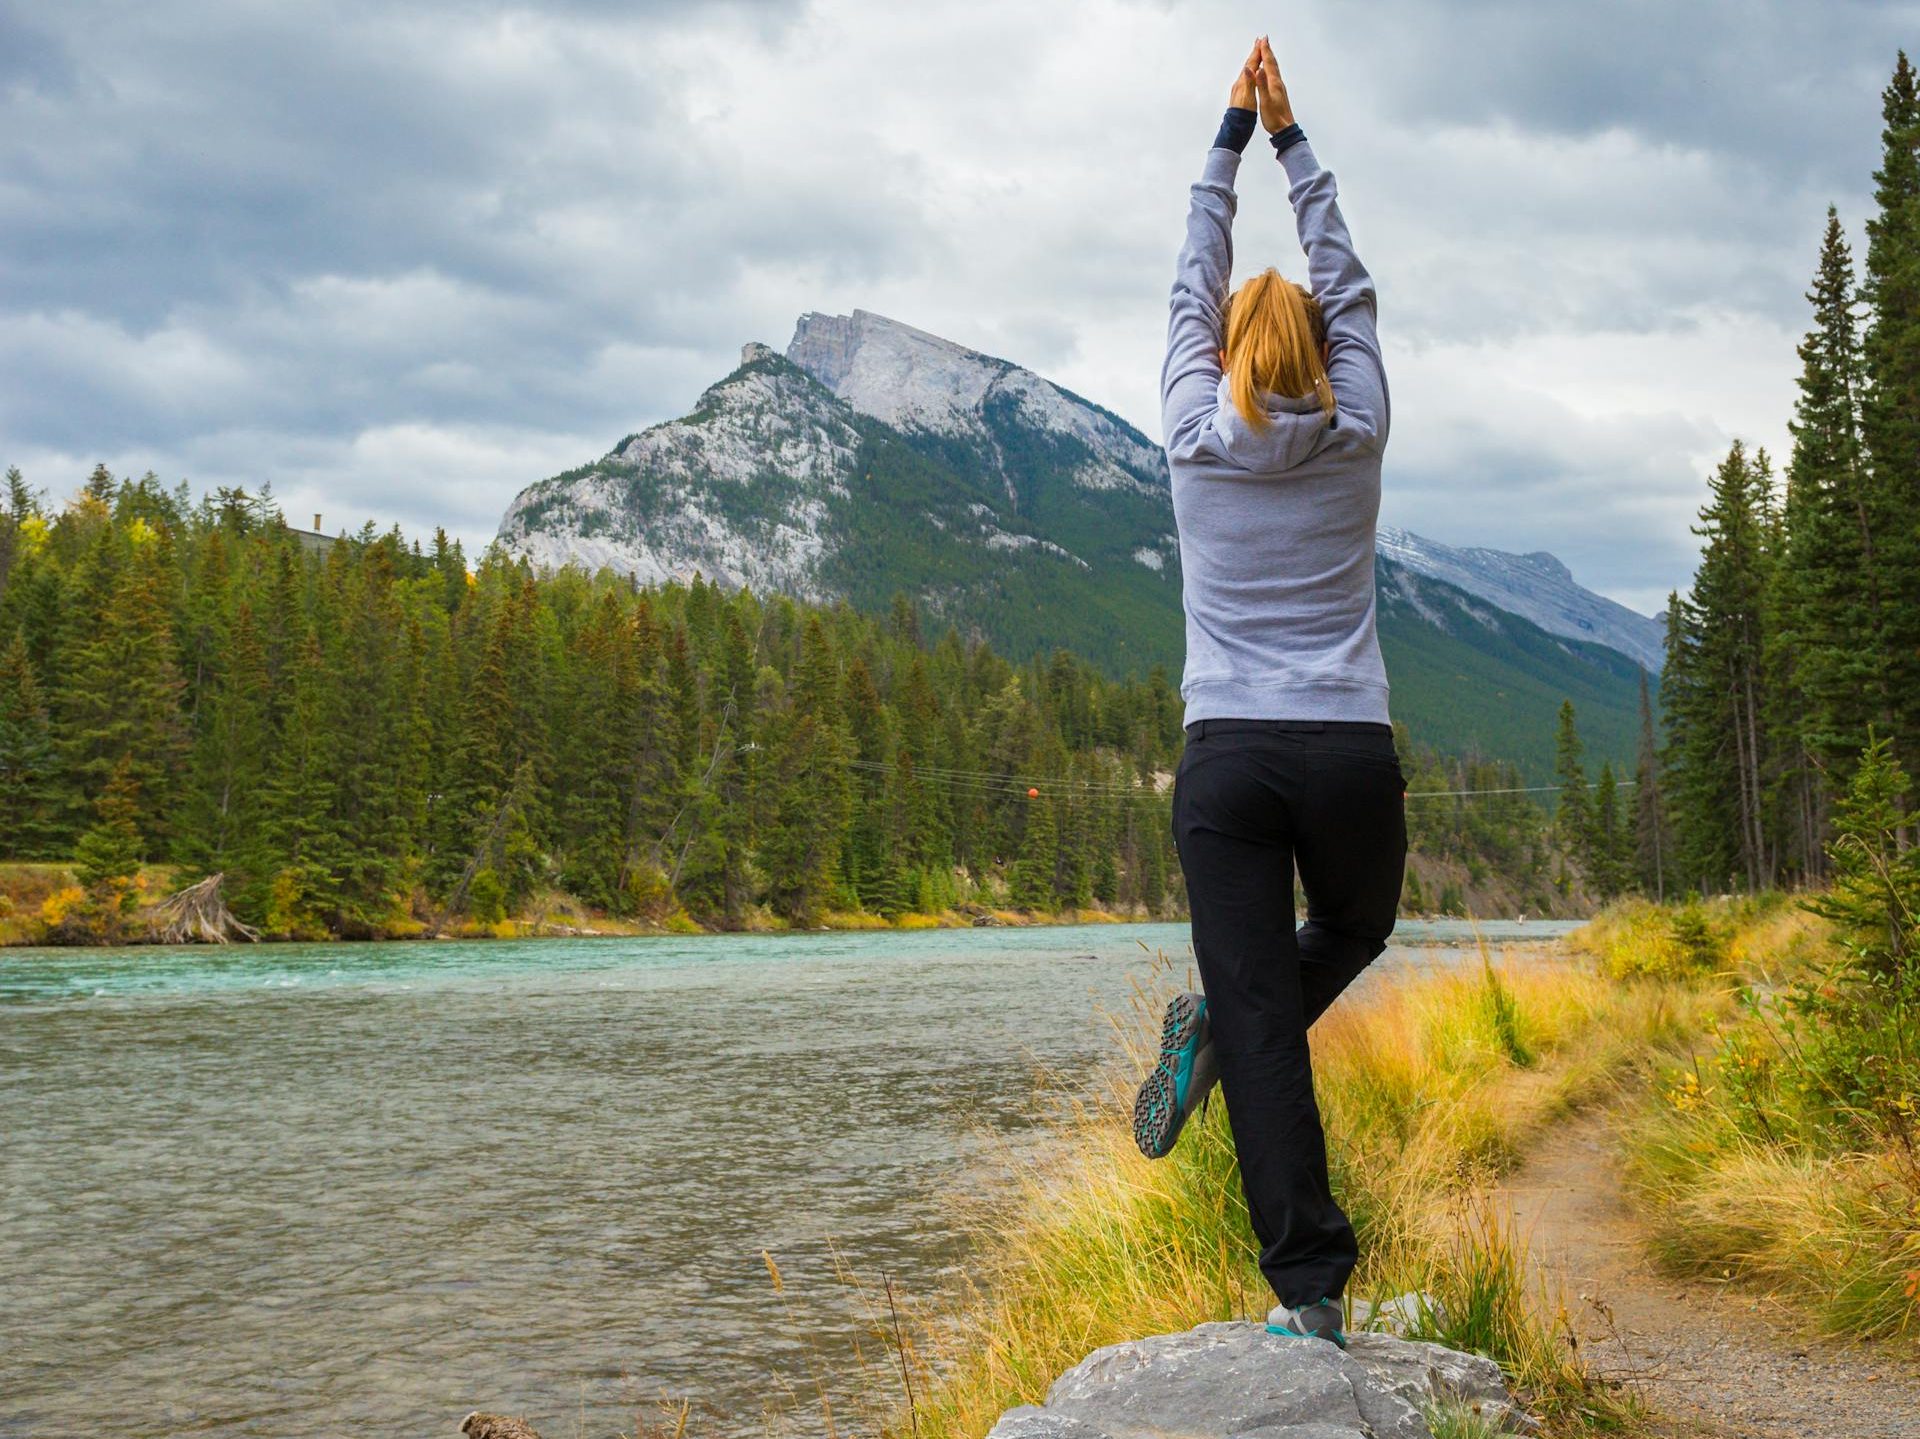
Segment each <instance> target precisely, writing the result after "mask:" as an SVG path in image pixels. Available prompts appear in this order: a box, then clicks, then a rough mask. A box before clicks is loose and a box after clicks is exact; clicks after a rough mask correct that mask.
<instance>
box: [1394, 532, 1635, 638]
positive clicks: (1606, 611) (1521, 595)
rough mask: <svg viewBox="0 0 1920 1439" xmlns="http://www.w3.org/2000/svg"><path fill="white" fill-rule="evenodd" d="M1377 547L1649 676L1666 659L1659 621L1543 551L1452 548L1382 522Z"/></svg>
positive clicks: (1427, 572)
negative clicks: (1588, 583) (1600, 591)
mask: <svg viewBox="0 0 1920 1439" xmlns="http://www.w3.org/2000/svg"><path fill="white" fill-rule="evenodd" d="M1378 545H1379V552H1380V554H1381V555H1383V556H1384V557H1386V558H1387V559H1389V560H1392V561H1394V562H1395V563H1397V564H1402V565H1405V566H1406V567H1407V568H1408V569H1410V570H1415V571H1417V572H1418V573H1420V574H1423V575H1427V576H1429V577H1431V578H1433V579H1437V580H1445V581H1446V582H1447V583H1448V584H1450V585H1454V586H1457V587H1458V588H1460V589H1463V590H1465V591H1467V593H1469V594H1474V595H1478V596H1480V598H1481V599H1483V600H1489V601H1491V602H1492V603H1494V604H1496V605H1498V606H1500V608H1501V609H1503V610H1510V611H1512V612H1513V613H1514V614H1516V615H1521V616H1524V617H1525V618H1527V619H1530V620H1532V621H1533V622H1534V623H1535V624H1537V625H1539V626H1540V628H1541V629H1543V630H1545V631H1547V633H1548V634H1555V635H1564V636H1566V637H1567V638H1569V639H1577V640H1593V641H1595V642H1596V643H1599V644H1603V645H1606V646H1607V647H1608V648H1609V649H1615V650H1618V651H1620V653H1621V654H1623V655H1626V656H1628V657H1629V658H1631V659H1634V660H1637V661H1639V663H1641V664H1642V665H1644V666H1646V668H1647V669H1648V670H1649V671H1650V672H1652V673H1653V674H1659V673H1660V667H1661V666H1662V665H1663V664H1664V663H1665V662H1666V627H1665V626H1664V625H1663V624H1662V623H1661V622H1660V621H1659V620H1657V619H1654V618H1652V617H1650V616H1648V615H1643V614H1641V613H1639V612H1638V611H1637V610H1630V609H1628V608H1627V607H1626V606H1625V605H1623V604H1621V603H1619V602H1618V601H1617V600H1610V599H1608V598H1607V597H1606V596H1605V595H1597V594H1595V593H1594V592H1593V591H1592V590H1590V589H1587V588H1585V587H1584V586H1582V585H1581V584H1579V583H1578V582H1577V581H1576V580H1575V579H1574V577H1573V572H1572V571H1571V570H1569V569H1568V568H1567V567H1566V566H1565V565H1564V564H1562V563H1561V562H1560V561H1559V560H1558V559H1556V558H1555V557H1554V556H1552V555H1550V554H1548V553H1547V552H1546V551H1545V550H1535V551H1534V552H1533V553H1532V554H1529V555H1516V554H1510V553H1508V552H1507V551H1505V550H1489V549H1482V548H1478V547H1475V548H1472V549H1455V548H1454V547H1453V546H1452V545H1443V544H1441V543H1440V542H1439V541H1438V540H1429V539H1424V538H1422V537H1421V536H1419V535H1416V534H1414V533H1412V532H1411V531H1409V530H1402V529H1395V528H1394V527H1392V526H1390V525H1382V526H1381V527H1380V533H1379V536H1378Z"/></svg>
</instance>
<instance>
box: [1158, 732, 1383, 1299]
mask: <svg viewBox="0 0 1920 1439" xmlns="http://www.w3.org/2000/svg"><path fill="white" fill-rule="evenodd" d="M1187 736H1188V738H1187V747H1186V751H1185V753H1183V754H1182V755H1181V757H1180V764H1179V768H1178V770H1177V772H1176V774H1175V776H1174V782H1173V837H1174V844H1175V846H1176V847H1177V848H1178V850H1179V852H1180V867H1181V869H1182V870H1184V871H1185V873H1186V880H1187V900H1188V903H1189V906H1190V907H1191V909H1192V911H1193V948H1194V955H1195V958H1196V959H1197V960H1198V961H1199V966H1200V982H1201V985H1202V987H1203V988H1204V989H1205V990H1206V995H1207V1016H1208V1019H1209V1021H1210V1022H1211V1024H1212V1027H1213V1042H1214V1046H1215V1049H1216V1052H1217V1053H1218V1055H1219V1060H1220V1087H1221V1091H1222V1093H1223V1094H1224V1095H1225V1096H1226V1101H1227V1115H1228V1119H1229V1121H1230V1122H1231V1124H1232V1127H1233V1144H1234V1149H1235V1150H1236V1151H1237V1152H1238V1154H1239V1156H1240V1180H1241V1184H1242V1186H1243V1187H1244V1188H1245V1190H1246V1195H1247V1209H1248V1211H1249V1213H1250V1214H1251V1216H1252V1219H1253V1232H1254V1235H1255V1236H1256V1237H1257V1238H1258V1239H1259V1241H1260V1269H1261V1272H1262V1273H1264V1274H1265V1275H1266V1277H1267V1282H1268V1283H1269V1284H1271V1285H1272V1286H1273V1292H1274V1293H1275V1294H1276V1295H1277V1296H1279V1299H1280V1302H1281V1303H1283V1304H1287V1305H1293V1306H1298V1305H1302V1304H1311V1303H1313V1302H1314V1301H1315V1300H1317V1299H1320V1298H1322V1297H1327V1298H1338V1297H1339V1296H1340V1293H1341V1291H1342V1290H1343V1289H1344V1288H1345V1286H1346V1282H1347V1279H1348V1276H1350V1275H1351V1274H1352V1273H1353V1266H1354V1264H1355V1263H1356V1262H1357V1261H1358V1259H1359V1250H1358V1247H1357V1245H1356V1243H1355V1240H1354V1235H1353V1226H1352V1225H1351V1224H1349V1223H1348V1222H1347V1216H1346V1215H1345V1214H1344V1213H1342V1212H1341V1210H1340V1206H1339V1205H1338V1204H1336V1203H1335V1202H1334V1198H1333V1192H1332V1189H1331V1188H1330V1186H1329V1185H1328V1182H1327V1147H1326V1135H1325V1134H1324V1132H1323V1131H1322V1130H1321V1127H1320V1110H1319V1107H1318V1105H1316V1104H1315V1103H1314V1098H1313V1066H1312V1062H1311V1061H1310V1059H1309V1058H1308V1053H1307V1028H1308V1026H1309V1025H1311V1024H1312V1023H1313V1022H1314V1020H1316V1019H1318V1018H1319V1017H1320V1015H1321V1014H1322V1012H1324V1011H1325V1009H1326V1008H1327V1006H1328V1005H1330V1004H1332V1003H1333V1001H1334V999H1335V998H1336V997H1338V995H1339V994H1340V991H1341V990H1343V989H1345V988H1346V987H1347V985H1348V984H1349V983H1351V982H1352V980H1353V978H1354V976H1355V975H1357V974H1359V973H1360V971H1361V970H1363V969H1365V968H1366V967H1367V965H1368V964H1370V963H1371V962H1372V961H1373V959H1374V958H1375V957H1376V956H1377V955H1378V954H1379V953H1380V951H1381V950H1383V949H1385V948H1386V940H1387V935H1388V934H1390V933H1391V932H1392V930H1393V920H1394V913H1395V911H1396V910H1397V909H1398V907H1399V902H1400V884H1401V876H1402V870H1403V868H1404V866H1405V863H1406V855H1407V826H1406V809H1405V805H1404V803H1403V800H1404V789H1405V781H1404V779H1403V778H1402V776H1401V773H1400V762H1399V760H1398V758H1397V757H1396V756H1395V754H1394V748H1393V732H1392V731H1391V730H1390V729H1389V728H1388V727H1387V726H1386V725H1382V724H1365V723H1359V722H1336V721H1327V722H1325V723H1319V722H1310V721H1302V720H1236V719H1218V720H1197V721H1195V722H1194V723H1193V724H1192V725H1189V726H1188V727H1187ZM1295 865H1298V866H1299V870H1300V884H1301V887H1302V888H1303V889H1304V890H1305V891H1306V896H1307V922H1306V923H1305V924H1304V925H1302V926H1301V927H1300V929H1299V930H1298V932H1297V933H1296V932H1295V929H1294V911H1293V870H1294V866H1295Z"/></svg>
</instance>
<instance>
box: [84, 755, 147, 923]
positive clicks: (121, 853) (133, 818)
mask: <svg viewBox="0 0 1920 1439" xmlns="http://www.w3.org/2000/svg"><path fill="white" fill-rule="evenodd" d="M139 788H140V787H139V782H138V781H137V780H136V779H135V778H134V774H133V763H132V761H131V760H129V759H125V758H123V759H121V760H120V761H119V763H117V764H116V765H115V766H114V767H113V773H112V774H111V775H109V776H108V778H107V783H106V787H105V788H104V789H102V790H101V792H100V798H99V799H98V800H96V801H95V802H94V813H95V815H96V819H95V822H94V824H93V827H92V828H91V829H89V830H88V831H87V832H86V833H85V834H83V835H81V836H80V843H79V844H78V845H77V846H76V847H75V849H74V853H73V860H74V864H73V868H74V874H75V876H76V877H77V878H78V879H79V881H80V883H81V884H82V885H83V886H84V887H85V888H86V891H87V896H88V899H89V901H90V903H91V905H92V906H93V908H94V910H95V912H96V913H98V914H99V915H100V916H101V917H102V919H103V920H104V921H105V922H106V923H107V925H108V927H109V928H108V935H107V937H109V938H111V937H113V933H114V932H115V925H116V921H117V920H118V918H119V917H120V916H122V915H126V914H130V913H131V912H132V911H133V909H134V907H135V906H136V905H137V904H138V903H139V899H140V892H139V889H138V887H137V885H136V883H135V881H136V880H137V878H138V876H139V874H140V862H141V858H142V855H141V850H142V844H141V840H140V829H139V825H138V823H137V817H138V814H139V810H140V804H139Z"/></svg>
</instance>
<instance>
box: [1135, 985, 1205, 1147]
mask: <svg viewBox="0 0 1920 1439" xmlns="http://www.w3.org/2000/svg"><path fill="white" fill-rule="evenodd" d="M1206 1015H1207V1011H1206V1005H1205V1003H1204V1002H1200V1001H1197V1000H1196V998H1195V996H1193V995H1191V994H1176V995H1175V996H1174V997H1173V999H1172V1001H1171V1002H1169V1003H1168V1005H1167V1017H1166V1019H1165V1021H1164V1022H1163V1023H1162V1024H1161V1027H1160V1058H1159V1059H1158V1060H1157V1061H1156V1062H1155V1063H1154V1066H1153V1072H1152V1073H1151V1074H1149V1075H1148V1076H1147V1078H1146V1082H1145V1083H1143V1084H1142V1085H1141V1086H1140V1093H1139V1094H1138V1095H1137V1096H1136V1097H1135V1099H1134V1101H1133V1142H1134V1143H1135V1144H1137V1145H1138V1146H1139V1147H1140V1152H1141V1153H1142V1154H1144V1155H1146V1156H1147V1158H1149V1159H1164V1158H1166V1157H1167V1156H1168V1155H1169V1154H1171V1153H1173V1145H1174V1141H1175V1140H1177V1139H1178V1138H1179V1137H1180V1128H1181V1126H1182V1125H1184V1124H1185V1123H1186V1120H1187V1117H1186V1115H1185V1114H1184V1113H1183V1112H1182V1106H1181V1104H1180V1074H1181V1071H1182V1069H1183V1068H1184V1069H1185V1070H1186V1071H1187V1073H1188V1075H1189V1077H1191V1074H1192V1068H1193V1060H1194V1056H1195V1055H1196V1054H1197V1053H1198V1051H1199V1045H1198V1044H1197V1043H1196V1042H1195V1041H1196V1040H1197V1039H1198V1038H1199V1035H1200V1026H1201V1024H1202V1023H1203V1022H1205V1020H1206Z"/></svg>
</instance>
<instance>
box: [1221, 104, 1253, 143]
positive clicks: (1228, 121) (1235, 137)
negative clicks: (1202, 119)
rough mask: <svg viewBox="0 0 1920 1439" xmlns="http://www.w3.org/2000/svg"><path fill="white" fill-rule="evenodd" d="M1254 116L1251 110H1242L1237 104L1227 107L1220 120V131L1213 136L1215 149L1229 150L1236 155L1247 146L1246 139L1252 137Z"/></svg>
mask: <svg viewBox="0 0 1920 1439" xmlns="http://www.w3.org/2000/svg"><path fill="white" fill-rule="evenodd" d="M1255 118H1256V116H1255V115H1254V112H1253V111H1251V110H1243V109H1241V108H1240V107H1239V106H1238V105H1230V106H1228V107H1227V113H1226V116H1225V118H1224V119H1222V120H1221V121H1220V133H1219V134H1218V135H1215V136H1214V137H1213V147H1214V149H1216V150H1231V151H1233V152H1234V153H1235V154H1236V155H1237V154H1239V153H1240V152H1241V151H1243V150H1245V149H1246V148H1247V141H1249V140H1251V139H1252V138H1253V122H1254V120H1255Z"/></svg>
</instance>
